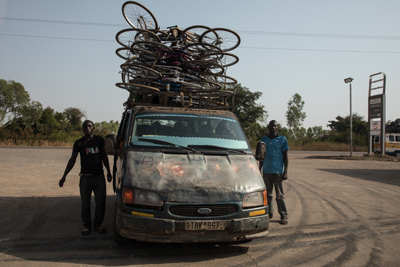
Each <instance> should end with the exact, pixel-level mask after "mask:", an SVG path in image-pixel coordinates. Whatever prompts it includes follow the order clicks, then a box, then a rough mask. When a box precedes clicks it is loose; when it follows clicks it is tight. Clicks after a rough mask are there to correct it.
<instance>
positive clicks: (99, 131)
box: [94, 120, 119, 137]
mask: <svg viewBox="0 0 400 267" xmlns="http://www.w3.org/2000/svg"><path fill="white" fill-rule="evenodd" d="M118 128H119V122H118V121H113V120H111V121H110V122H106V121H102V122H96V123H95V124H94V133H95V134H96V135H99V136H103V137H105V136H106V135H107V134H117V132H118Z"/></svg>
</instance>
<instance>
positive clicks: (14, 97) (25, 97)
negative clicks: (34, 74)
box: [0, 79, 30, 123]
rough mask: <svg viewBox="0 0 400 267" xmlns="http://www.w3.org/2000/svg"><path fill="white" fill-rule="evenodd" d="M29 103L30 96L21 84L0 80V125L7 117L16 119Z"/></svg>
mask: <svg viewBox="0 0 400 267" xmlns="http://www.w3.org/2000/svg"><path fill="white" fill-rule="evenodd" d="M29 101H30V96H29V93H28V92H27V91H25V88H24V86H23V85H22V84H20V83H17V82H15V81H11V80H10V81H6V80H3V79H0V123H2V122H3V121H4V119H5V118H6V116H7V115H13V117H14V118H15V117H17V116H18V115H20V112H21V109H22V108H23V107H24V106H25V105H27V104H28V103H29Z"/></svg>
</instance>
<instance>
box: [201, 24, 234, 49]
mask: <svg viewBox="0 0 400 267" xmlns="http://www.w3.org/2000/svg"><path fill="white" fill-rule="evenodd" d="M199 41H200V42H201V43H206V44H212V45H215V46H218V47H219V48H221V49H222V51H224V52H227V51H231V50H233V49H235V48H236V47H238V46H239V45H240V36H239V34H237V33H236V32H234V31H232V30H230V29H225V28H214V29H210V30H208V31H205V32H204V33H203V34H202V35H201V36H200V39H199Z"/></svg>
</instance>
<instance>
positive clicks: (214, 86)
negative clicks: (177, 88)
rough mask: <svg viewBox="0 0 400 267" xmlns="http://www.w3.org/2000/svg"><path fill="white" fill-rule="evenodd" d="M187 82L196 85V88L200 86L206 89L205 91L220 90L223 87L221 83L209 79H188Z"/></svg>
mask: <svg viewBox="0 0 400 267" xmlns="http://www.w3.org/2000/svg"><path fill="white" fill-rule="evenodd" d="M187 83H188V84H193V85H196V88H199V89H201V90H205V91H209V90H219V89H221V87H222V86H221V85H220V84H219V83H216V82H213V81H209V80H202V79H197V80H191V81H188V82H187Z"/></svg>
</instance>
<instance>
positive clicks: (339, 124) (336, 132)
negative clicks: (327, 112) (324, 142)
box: [327, 113, 368, 146]
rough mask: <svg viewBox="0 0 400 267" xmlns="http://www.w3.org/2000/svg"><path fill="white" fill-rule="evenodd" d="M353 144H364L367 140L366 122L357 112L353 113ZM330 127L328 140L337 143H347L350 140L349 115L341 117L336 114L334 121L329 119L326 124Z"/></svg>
mask: <svg viewBox="0 0 400 267" xmlns="http://www.w3.org/2000/svg"><path fill="white" fill-rule="evenodd" d="M352 121H353V122H352V123H353V133H354V135H353V144H354V145H355V146H365V145H367V142H368V122H367V121H365V120H364V118H363V116H360V115H358V114H357V113H354V114H353V117H352ZM327 126H328V127H329V128H331V133H330V134H329V136H328V140H329V141H331V142H338V143H349V141H350V136H349V135H350V116H346V117H341V116H337V117H336V121H335V120H332V121H329V124H328V125H327Z"/></svg>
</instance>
